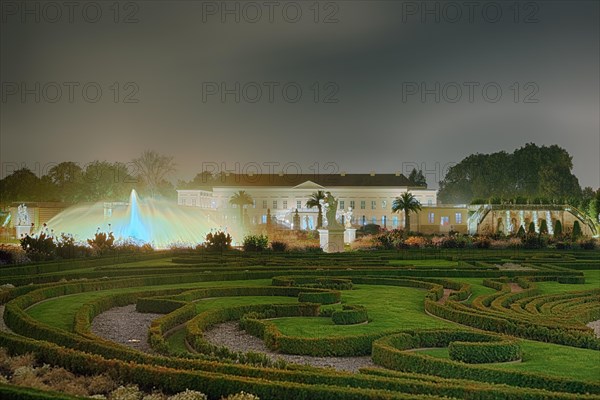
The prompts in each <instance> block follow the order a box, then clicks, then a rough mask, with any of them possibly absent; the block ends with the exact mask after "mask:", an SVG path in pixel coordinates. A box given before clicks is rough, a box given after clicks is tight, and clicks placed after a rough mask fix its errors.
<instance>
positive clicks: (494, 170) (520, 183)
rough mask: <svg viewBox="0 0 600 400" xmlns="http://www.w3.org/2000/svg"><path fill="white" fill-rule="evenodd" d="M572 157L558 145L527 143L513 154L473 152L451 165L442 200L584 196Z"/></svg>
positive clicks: (441, 185)
mask: <svg viewBox="0 0 600 400" xmlns="http://www.w3.org/2000/svg"><path fill="white" fill-rule="evenodd" d="M572 169H573V162H572V158H571V156H570V155H569V153H568V152H567V151H566V150H565V149H563V148H561V147H559V146H557V145H552V146H537V145H535V144H533V143H527V144H526V145H525V146H523V147H521V148H519V149H516V150H515V151H514V152H513V153H512V154H509V153H507V152H504V151H501V152H496V153H491V154H473V155H470V156H468V157H466V158H464V159H463V160H462V161H461V162H459V163H458V164H456V165H454V166H452V167H451V168H450V169H449V170H448V173H447V174H446V176H445V177H444V179H443V180H442V181H441V182H440V190H439V195H438V198H439V200H440V201H441V202H443V203H469V202H471V201H472V200H473V199H476V198H482V199H487V198H490V197H500V198H503V199H515V198H517V197H522V198H529V199H531V198H536V197H538V198H544V197H545V198H547V199H548V200H549V201H559V200H560V199H562V198H567V197H571V196H575V197H577V198H579V197H581V189H580V187H579V181H578V180H577V177H576V176H575V175H573V173H572V172H571V171H572Z"/></svg>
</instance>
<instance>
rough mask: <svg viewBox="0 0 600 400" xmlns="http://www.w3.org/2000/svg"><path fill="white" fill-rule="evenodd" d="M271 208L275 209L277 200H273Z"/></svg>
mask: <svg viewBox="0 0 600 400" xmlns="http://www.w3.org/2000/svg"><path fill="white" fill-rule="evenodd" d="M273 210H277V200H273Z"/></svg>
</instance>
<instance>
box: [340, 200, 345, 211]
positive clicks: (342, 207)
mask: <svg viewBox="0 0 600 400" xmlns="http://www.w3.org/2000/svg"><path fill="white" fill-rule="evenodd" d="M345 206H346V203H345V202H344V200H340V210H343V209H344V208H346V207H345Z"/></svg>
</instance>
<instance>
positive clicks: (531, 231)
mask: <svg viewBox="0 0 600 400" xmlns="http://www.w3.org/2000/svg"><path fill="white" fill-rule="evenodd" d="M527 234H528V235H535V224H534V223H533V221H531V222H530V223H529V227H528V228H527Z"/></svg>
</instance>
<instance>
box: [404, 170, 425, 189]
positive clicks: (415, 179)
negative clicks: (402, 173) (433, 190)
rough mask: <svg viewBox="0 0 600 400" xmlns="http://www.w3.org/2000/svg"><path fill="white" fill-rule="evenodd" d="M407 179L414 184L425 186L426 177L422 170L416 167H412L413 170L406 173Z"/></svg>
mask: <svg viewBox="0 0 600 400" xmlns="http://www.w3.org/2000/svg"><path fill="white" fill-rule="evenodd" d="M408 180H409V181H410V182H411V183H412V184H413V185H414V186H424V187H427V179H426V178H425V175H423V170H419V171H417V169H416V168H413V170H412V171H410V175H408Z"/></svg>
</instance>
